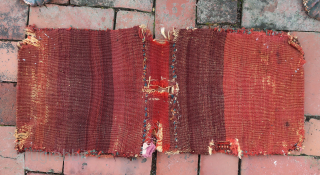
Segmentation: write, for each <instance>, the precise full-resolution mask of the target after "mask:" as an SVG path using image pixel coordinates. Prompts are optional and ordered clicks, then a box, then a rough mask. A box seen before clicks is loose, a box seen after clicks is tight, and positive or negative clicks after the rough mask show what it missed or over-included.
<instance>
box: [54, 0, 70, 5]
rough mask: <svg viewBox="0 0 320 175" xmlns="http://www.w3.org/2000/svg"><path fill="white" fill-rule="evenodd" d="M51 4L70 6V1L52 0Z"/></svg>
mask: <svg viewBox="0 0 320 175" xmlns="http://www.w3.org/2000/svg"><path fill="white" fill-rule="evenodd" d="M50 3H51V4H68V3H69V0H51V2H50Z"/></svg>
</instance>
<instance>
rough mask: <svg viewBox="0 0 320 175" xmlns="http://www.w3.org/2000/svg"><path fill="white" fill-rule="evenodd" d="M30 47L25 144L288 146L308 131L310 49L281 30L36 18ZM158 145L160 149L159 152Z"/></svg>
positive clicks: (22, 75)
mask: <svg viewBox="0 0 320 175" xmlns="http://www.w3.org/2000/svg"><path fill="white" fill-rule="evenodd" d="M27 34H28V35H29V37H28V38H27V39H26V40H24V41H23V43H22V47H21V49H20V50H19V56H18V57H19V71H18V88H17V89H18V93H17V94H18V95H17V106H18V107H17V133H16V138H17V149H18V150H19V151H20V152H22V151H24V150H25V149H29V148H31V149H34V150H44V151H49V152H60V153H63V152H87V153H88V154H89V155H96V156H103V155H104V154H111V155H113V156H123V157H137V156H141V155H142V152H145V151H146V150H147V151H150V150H153V148H151V147H150V148H147V147H146V145H152V144H153V143H154V144H155V145H156V148H157V150H158V151H163V152H169V153H181V152H190V153H194V154H212V153H215V152H225V153H228V154H234V155H237V156H239V157H241V156H242V155H256V154H287V153H288V151H289V150H293V149H298V148H300V147H301V144H302V141H303V138H304V130H303V126H304V124H303V123H304V116H303V98H304V86H303V84H304V81H303V80H304V79H303V77H304V76H303V71H304V70H303V67H302V65H303V64H304V62H305V61H304V59H303V51H302V49H301V47H300V46H299V45H298V43H297V41H296V40H295V39H294V38H293V37H291V36H289V35H287V34H285V33H274V32H272V31H267V32H266V33H264V32H253V31H248V30H244V29H243V30H237V31H234V30H227V31H224V30H221V29H197V30H186V29H183V30H179V31H178V33H175V37H171V38H173V39H171V40H169V41H163V42H160V43H159V42H157V41H155V40H153V39H152V36H151V32H150V31H149V30H147V29H146V27H143V26H140V28H139V27H133V28H130V29H120V30H114V31H111V30H106V31H93V30H75V29H71V28H70V29H36V28H32V27H29V28H28V30H27ZM143 145H144V146H143ZM148 155H150V152H148Z"/></svg>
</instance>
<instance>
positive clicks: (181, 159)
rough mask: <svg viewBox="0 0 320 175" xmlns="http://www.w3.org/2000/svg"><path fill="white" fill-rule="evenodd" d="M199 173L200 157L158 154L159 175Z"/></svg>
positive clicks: (193, 174)
mask: <svg viewBox="0 0 320 175" xmlns="http://www.w3.org/2000/svg"><path fill="white" fill-rule="evenodd" d="M197 172H198V155H196V154H175V155H166V154H164V153H158V156H157V173H156V174H157V175H171V174H172V175H176V174H183V175H196V174H197Z"/></svg>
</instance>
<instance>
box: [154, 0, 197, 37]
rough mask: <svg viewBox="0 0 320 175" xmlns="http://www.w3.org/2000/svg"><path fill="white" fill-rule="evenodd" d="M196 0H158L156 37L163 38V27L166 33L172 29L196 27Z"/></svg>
mask: <svg viewBox="0 0 320 175" xmlns="http://www.w3.org/2000/svg"><path fill="white" fill-rule="evenodd" d="M195 17H196V0H157V1H156V23H155V28H156V30H155V31H156V32H155V34H156V38H157V39H163V36H162V35H161V33H160V32H161V28H162V27H164V28H165V31H166V33H168V31H169V30H172V28H173V27H176V28H177V29H181V28H187V27H195Z"/></svg>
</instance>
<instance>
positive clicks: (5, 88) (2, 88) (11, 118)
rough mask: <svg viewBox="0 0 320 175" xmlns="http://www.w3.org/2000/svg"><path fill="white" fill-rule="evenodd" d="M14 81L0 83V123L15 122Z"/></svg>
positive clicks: (13, 123)
mask: <svg viewBox="0 0 320 175" xmlns="http://www.w3.org/2000/svg"><path fill="white" fill-rule="evenodd" d="M16 96H17V90H16V83H0V125H15V124H16V102H17V100H16Z"/></svg>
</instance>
